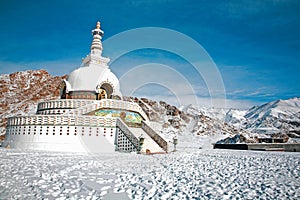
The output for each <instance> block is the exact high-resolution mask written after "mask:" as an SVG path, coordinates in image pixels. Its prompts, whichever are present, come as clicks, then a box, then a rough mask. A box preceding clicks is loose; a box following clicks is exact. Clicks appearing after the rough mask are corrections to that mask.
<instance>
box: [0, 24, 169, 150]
mask: <svg viewBox="0 0 300 200" xmlns="http://www.w3.org/2000/svg"><path fill="white" fill-rule="evenodd" d="M103 33H104V32H103V31H102V30H101V29H100V22H97V25H96V28H95V29H94V30H93V31H92V34H93V42H92V45H91V52H90V54H89V55H88V56H87V57H86V58H84V59H83V61H82V65H81V67H79V68H78V69H75V70H74V71H73V72H71V74H70V75H69V76H68V78H67V80H63V82H62V84H61V99H60V100H53V101H47V102H41V103H39V104H38V108H37V112H36V114H35V115H31V116H17V117H11V118H9V119H8V123H7V127H6V134H5V140H4V142H3V146H4V147H8V148H21V149H36V150H46V151H67V152H114V151H123V152H132V151H136V152H141V153H146V152H148V153H149V152H150V153H162V152H168V143H167V142H166V141H165V140H164V139H163V138H162V137H161V136H160V135H159V134H158V133H156V132H155V131H154V130H153V129H152V128H151V127H150V126H149V123H150V122H149V119H148V116H147V115H146V114H145V112H144V111H143V109H142V108H141V107H140V106H139V105H138V104H136V103H134V102H128V101H123V100H122V94H121V92H120V87H119V80H118V78H117V77H116V76H115V75H114V74H113V73H112V72H111V70H110V69H109V66H108V62H109V58H106V57H102V50H103V47H102V42H101V39H102V36H103Z"/></svg>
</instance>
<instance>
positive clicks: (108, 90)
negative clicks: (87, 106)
mask: <svg viewBox="0 0 300 200" xmlns="http://www.w3.org/2000/svg"><path fill="white" fill-rule="evenodd" d="M113 91H114V89H113V86H112V85H111V84H109V83H103V84H101V85H98V86H97V100H101V99H111V97H112V93H113Z"/></svg>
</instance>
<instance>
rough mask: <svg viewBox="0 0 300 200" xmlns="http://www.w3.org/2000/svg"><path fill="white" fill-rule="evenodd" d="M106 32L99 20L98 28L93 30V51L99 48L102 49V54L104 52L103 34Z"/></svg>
mask: <svg viewBox="0 0 300 200" xmlns="http://www.w3.org/2000/svg"><path fill="white" fill-rule="evenodd" d="M103 34H104V32H103V31H102V30H101V29H100V22H99V21H98V22H97V24H96V28H95V29H94V30H92V35H93V38H94V39H93V42H92V45H91V51H93V50H97V51H100V55H101V54H102V49H103V48H102V42H101V39H102V36H103Z"/></svg>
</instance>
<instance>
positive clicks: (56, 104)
mask: <svg viewBox="0 0 300 200" xmlns="http://www.w3.org/2000/svg"><path fill="white" fill-rule="evenodd" d="M93 102H94V101H93V100H78V99H61V100H51V101H45V102H41V103H39V104H38V109H37V111H38V112H39V111H43V110H47V109H60V108H69V109H76V108H79V107H82V106H86V105H87V104H91V103H93Z"/></svg>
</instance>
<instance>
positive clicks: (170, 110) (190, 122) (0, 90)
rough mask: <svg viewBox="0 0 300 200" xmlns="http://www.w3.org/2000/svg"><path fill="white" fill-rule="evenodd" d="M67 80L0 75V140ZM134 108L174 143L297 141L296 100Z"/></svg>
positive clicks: (37, 74) (39, 73)
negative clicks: (182, 139) (191, 139)
mask: <svg viewBox="0 0 300 200" xmlns="http://www.w3.org/2000/svg"><path fill="white" fill-rule="evenodd" d="M65 77H66V76H62V77H60V76H55V77H54V76H51V75H50V74H49V73H48V72H47V71H45V70H29V71H23V72H16V73H13V74H9V75H8V74H3V75H0V83H1V85H0V97H1V99H0V105H1V110H0V131H1V132H0V135H1V134H4V133H5V125H6V118H7V117H10V116H14V115H23V114H33V113H35V110H36V106H37V103H38V102H40V101H45V100H50V99H57V98H59V85H60V83H61V81H62V79H63V78H65ZM124 100H126V101H132V102H136V103H138V104H139V105H140V106H141V107H142V108H143V110H144V111H145V112H146V114H147V115H148V117H149V118H150V120H151V121H152V124H151V126H152V127H153V128H154V129H155V130H157V131H159V132H161V133H162V134H165V135H166V136H168V135H169V136H170V138H172V137H173V136H174V135H181V136H185V135H186V136H187V135H200V136H207V135H227V136H235V135H242V137H239V138H242V139H243V141H246V142H255V140H254V139H253V138H255V137H257V135H258V134H263V135H264V134H271V135H277V136H282V135H283V136H285V137H287V136H288V137H292V138H299V137H300V136H299V135H300V98H293V99H288V100H277V101H273V102H270V103H266V104H264V105H261V106H255V107H253V108H250V109H249V110H236V109H218V108H205V107H203V108H196V107H195V106H193V105H187V106H182V107H180V108H177V107H175V106H172V105H170V104H168V103H167V102H164V101H159V102H157V101H153V100H150V99H146V98H136V97H124Z"/></svg>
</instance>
